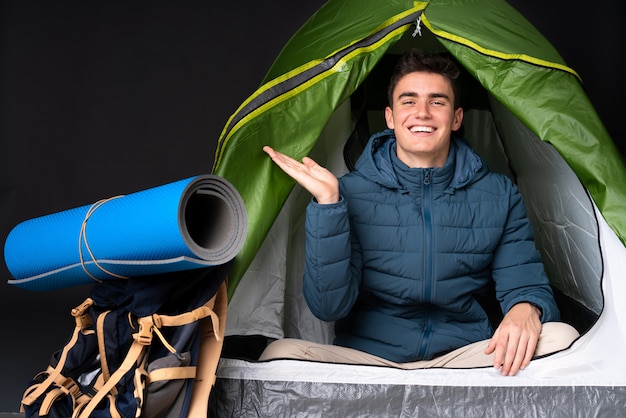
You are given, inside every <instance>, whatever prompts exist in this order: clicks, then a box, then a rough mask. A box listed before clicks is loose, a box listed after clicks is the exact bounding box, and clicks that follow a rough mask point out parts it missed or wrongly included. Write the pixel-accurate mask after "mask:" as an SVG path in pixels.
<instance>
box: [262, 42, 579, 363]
mask: <svg viewBox="0 0 626 418" xmlns="http://www.w3.org/2000/svg"><path fill="white" fill-rule="evenodd" d="M459 75H460V71H459V69H458V67H457V65H456V64H455V63H454V61H453V60H452V59H450V58H449V57H446V56H443V55H437V54H428V55H426V54H421V53H419V52H417V51H415V50H412V51H409V52H408V53H407V54H405V55H404V56H403V57H402V58H401V59H400V61H399V62H398V64H397V66H396V68H395V70H394V73H393V74H392V77H391V81H390V84H389V90H388V96H389V97H388V99H389V106H388V107H387V108H386V109H385V120H386V122H387V127H388V128H389V129H387V130H385V131H383V132H380V133H378V134H375V135H374V136H372V138H370V140H369V142H368V144H367V146H366V148H365V150H364V151H363V154H362V155H361V157H360V158H359V160H358V161H357V164H356V167H355V170H354V171H353V172H351V173H349V174H347V175H345V176H344V177H342V178H341V179H339V180H338V179H337V178H336V177H335V176H334V175H333V174H332V173H331V172H329V171H328V170H326V169H325V168H323V167H321V166H320V165H318V164H317V163H316V162H315V161H313V160H311V159H310V158H304V159H303V160H302V162H298V161H296V160H294V159H292V158H290V157H288V156H286V155H284V154H282V153H280V152H277V151H275V150H273V149H272V148H270V147H264V151H265V152H266V153H267V154H268V155H269V156H270V157H271V158H272V160H273V161H274V162H275V163H276V164H277V165H278V166H279V167H280V168H281V169H282V170H283V171H285V172H286V173H287V174H289V175H290V176H291V177H293V178H294V179H295V180H296V181H297V182H298V183H300V184H301V185H302V186H303V187H304V188H306V189H307V190H308V191H309V192H310V193H311V194H312V195H313V200H312V201H311V203H310V204H309V206H308V207H307V220H306V231H307V234H306V260H305V277H304V286H303V292H304V296H305V299H306V301H307V304H308V306H309V308H310V309H311V311H312V312H313V314H314V315H316V316H317V317H318V318H320V319H322V320H325V321H335V334H336V335H335V340H334V342H333V345H332V346H329V345H323V344H317V343H314V342H309V341H303V340H296V339H283V340H278V341H275V342H273V343H272V344H270V345H269V346H268V347H267V348H266V350H265V351H264V353H263V354H262V356H261V360H268V359H273V358H301V359H309V360H316V361H324V362H338V363H353V364H375V365H387V366H393V367H402V368H407V369H410V368H423V367H460V368H463V367H480V366H489V365H493V366H494V367H496V368H497V369H499V370H500V372H501V373H502V374H504V375H515V374H516V373H517V372H518V371H519V370H520V369H523V368H524V367H526V366H527V365H528V364H529V363H530V361H531V359H532V358H533V357H535V356H539V355H543V354H547V353H550V352H554V351H557V350H560V349H564V348H566V347H567V346H569V345H570V344H571V342H572V341H573V340H574V339H575V338H576V337H577V336H578V333H577V332H576V330H574V329H573V328H572V327H570V326H569V325H566V324H564V323H560V322H557V321H558V320H559V311H558V308H557V306H556V303H555V301H554V296H553V294H552V290H551V288H550V286H549V283H548V279H547V277H546V274H545V272H544V269H543V265H542V263H541V258H540V255H539V253H538V251H537V250H536V248H535V245H534V239H533V232H532V228H531V225H530V222H529V221H528V219H527V217H526V210H525V207H524V203H523V201H522V197H521V195H520V194H519V192H518V190H517V187H516V186H515V185H514V184H513V183H512V182H511V181H510V180H509V179H508V178H507V177H505V176H503V175H500V174H496V173H493V172H491V171H489V169H488V167H487V165H486V164H485V162H484V161H483V160H482V159H481V158H480V157H479V156H478V155H477V154H476V153H475V152H474V151H473V150H472V149H471V148H470V147H469V145H468V144H467V143H466V142H465V141H464V140H463V139H461V138H458V137H457V136H455V134H454V132H455V131H457V130H458V129H459V128H460V127H461V124H462V121H463V109H462V108H461V107H460V97H459V86H458V79H459ZM491 286H494V287H495V291H496V298H497V300H498V302H499V304H500V307H501V309H502V312H503V313H504V318H503V319H502V321H501V322H500V323H499V324H498V325H497V327H496V329H495V331H494V330H493V328H492V324H491V323H490V321H489V319H488V315H487V313H486V312H485V310H484V309H483V307H482V305H481V303H480V299H481V297H482V296H483V295H484V294H485V293H486V292H487V290H488V289H489V288H490V287H491Z"/></svg>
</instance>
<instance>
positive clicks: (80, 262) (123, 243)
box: [4, 174, 248, 291]
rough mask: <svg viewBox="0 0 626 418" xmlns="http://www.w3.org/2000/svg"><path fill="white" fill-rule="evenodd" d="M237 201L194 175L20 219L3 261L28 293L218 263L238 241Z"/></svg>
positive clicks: (241, 222) (240, 214) (219, 182)
mask: <svg viewBox="0 0 626 418" xmlns="http://www.w3.org/2000/svg"><path fill="white" fill-rule="evenodd" d="M247 227H248V219H247V214H246V210H245V206H244V203H243V200H242V198H241V196H240V195H239V193H238V192H237V190H236V189H235V188H234V187H233V186H232V185H231V184H230V183H229V182H228V181H227V180H225V179H223V178H221V177H219V176H215V175H209V174H207V175H199V176H196V177H190V178H188V179H185V180H180V181H177V182H174V183H170V184H166V185H163V186H159V187H155V188H151V189H147V190H143V191H140V192H136V193H132V194H128V195H123V196H117V197H113V198H109V199H103V200H101V201H98V202H96V203H94V204H92V205H86V206H82V207H78V208H74V209H69V210H66V211H62V212H58V213H54V214H50V215H46V216H42V217H39V218H34V219H30V220H27V221H24V222H22V223H20V224H18V225H17V226H15V227H14V228H13V229H12V230H11V232H10V233H9V235H8V237H7V239H6V242H5V246H4V259H5V262H6V265H7V268H8V269H9V272H10V273H11V275H12V276H13V277H14V280H9V281H8V283H9V284H12V285H15V286H18V287H20V288H24V289H27V290H33V291H48V290H54V289H60V288H67V287H72V286H77V285H82V284H88V283H93V282H94V281H101V280H109V279H120V278H121V279H123V278H128V277H132V276H143V275H148V274H157V273H167V272H172V271H180V270H189V269H193V268H200V267H207V266H217V265H222V264H225V263H227V262H228V261H230V260H232V259H233V258H234V257H235V256H236V255H237V253H238V252H239V250H241V247H242V246H243V242H244V241H245V236H246V232H247Z"/></svg>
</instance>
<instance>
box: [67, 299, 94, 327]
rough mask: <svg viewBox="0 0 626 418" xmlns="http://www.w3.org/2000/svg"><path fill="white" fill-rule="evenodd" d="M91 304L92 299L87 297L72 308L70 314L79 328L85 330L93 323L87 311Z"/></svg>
mask: <svg viewBox="0 0 626 418" xmlns="http://www.w3.org/2000/svg"><path fill="white" fill-rule="evenodd" d="M91 305H93V299H91V298H87V299H85V301H84V302H83V303H81V304H80V305H78V306H77V307H75V308H74V309H72V316H73V317H74V320H75V321H76V326H77V327H78V328H80V329H81V330H85V329H86V328H88V327H90V326H91V325H93V321H92V320H91V317H90V316H89V312H88V309H89V308H90V307H91Z"/></svg>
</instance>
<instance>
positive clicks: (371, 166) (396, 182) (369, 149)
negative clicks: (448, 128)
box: [356, 129, 488, 193]
mask: <svg viewBox="0 0 626 418" xmlns="http://www.w3.org/2000/svg"><path fill="white" fill-rule="evenodd" d="M395 155H396V137H395V134H394V132H393V130H391V129H387V130H384V131H382V132H379V133H377V134H375V135H373V136H372V137H371V138H370V140H369V141H368V143H367V145H366V147H365V149H364V150H363V153H362V154H361V157H359V159H358V161H357V163H356V169H357V171H358V172H359V173H361V175H363V176H365V177H367V178H368V179H370V180H371V181H374V182H376V183H379V184H381V185H382V186H385V187H389V188H394V189H407V188H409V189H413V186H410V184H411V183H412V181H411V180H410V179H411V178H412V177H413V176H412V175H411V174H412V173H414V175H415V178H416V179H417V180H416V182H417V183H419V184H422V182H423V178H424V175H425V172H426V170H429V171H430V174H431V184H433V186H434V187H435V188H436V190H439V191H441V192H447V193H454V190H456V189H459V188H462V187H464V186H466V185H467V184H469V183H472V182H474V181H476V180H478V179H479V178H481V177H483V176H484V175H485V174H486V173H487V171H488V169H487V165H486V164H485V162H484V161H483V160H482V158H480V156H478V154H476V153H475V152H474V151H473V150H472V149H471V148H470V147H469V145H468V144H467V143H466V142H465V141H464V140H462V139H459V138H456V137H453V139H452V143H451V144H450V154H449V155H448V160H447V161H446V164H445V165H444V166H443V167H439V168H434V169H423V168H409V167H407V166H406V165H405V164H403V163H402V162H401V161H400V160H399V159H398V158H397V157H395ZM394 157H395V160H396V163H394V161H393V160H394ZM398 164H401V166H400V165H398ZM402 166H404V167H402ZM398 170H403V174H400V176H399V175H398V172H397V171H398ZM407 170H408V171H407Z"/></svg>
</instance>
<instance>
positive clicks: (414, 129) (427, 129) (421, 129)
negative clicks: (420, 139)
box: [411, 126, 434, 132]
mask: <svg viewBox="0 0 626 418" xmlns="http://www.w3.org/2000/svg"><path fill="white" fill-rule="evenodd" d="M433 131H434V129H433V128H431V127H429V126H413V127H412V128H411V132H433Z"/></svg>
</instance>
